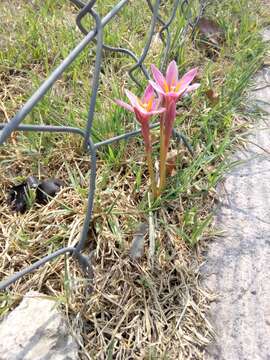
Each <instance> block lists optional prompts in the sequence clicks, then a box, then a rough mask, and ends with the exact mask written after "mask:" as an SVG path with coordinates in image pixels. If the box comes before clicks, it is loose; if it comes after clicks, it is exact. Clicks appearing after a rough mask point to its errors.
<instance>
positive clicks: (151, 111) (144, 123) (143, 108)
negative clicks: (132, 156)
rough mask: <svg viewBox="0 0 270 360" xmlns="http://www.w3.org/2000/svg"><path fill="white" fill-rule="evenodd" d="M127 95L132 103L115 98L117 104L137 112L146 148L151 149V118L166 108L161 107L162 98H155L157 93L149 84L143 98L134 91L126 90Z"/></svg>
mask: <svg viewBox="0 0 270 360" xmlns="http://www.w3.org/2000/svg"><path fill="white" fill-rule="evenodd" d="M125 93H126V96H127V98H128V99H129V101H130V104H127V103H125V102H124V101H122V100H118V99H117V100H115V102H116V104H117V105H120V106H121V107H123V108H125V109H127V110H129V111H131V112H133V113H135V116H136V119H137V121H138V122H139V123H140V124H141V131H142V135H143V138H144V142H145V146H146V150H147V151H149V150H151V142H150V127H149V120H150V118H151V117H152V116H153V115H157V114H161V113H163V112H164V111H165V108H160V107H159V105H160V98H155V93H154V89H153V87H152V85H150V84H149V85H148V86H147V88H146V89H145V92H144V95H143V97H142V98H141V100H140V99H139V98H138V97H137V96H136V95H134V94H132V92H130V91H128V90H125Z"/></svg>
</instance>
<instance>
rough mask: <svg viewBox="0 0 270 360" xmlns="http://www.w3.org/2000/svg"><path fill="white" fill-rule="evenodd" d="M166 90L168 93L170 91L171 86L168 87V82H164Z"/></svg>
mask: <svg viewBox="0 0 270 360" xmlns="http://www.w3.org/2000/svg"><path fill="white" fill-rule="evenodd" d="M163 86H164V89H165V92H166V93H168V92H169V91H170V89H169V86H168V84H167V81H164V85H163Z"/></svg>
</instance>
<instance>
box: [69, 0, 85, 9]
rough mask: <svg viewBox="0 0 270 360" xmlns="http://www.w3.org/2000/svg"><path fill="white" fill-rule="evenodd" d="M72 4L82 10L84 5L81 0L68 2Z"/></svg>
mask: <svg viewBox="0 0 270 360" xmlns="http://www.w3.org/2000/svg"><path fill="white" fill-rule="evenodd" d="M70 1H71V2H72V4H74V5H76V6H77V7H78V8H79V9H82V8H83V7H84V6H85V3H84V2H82V1H81V0H70Z"/></svg>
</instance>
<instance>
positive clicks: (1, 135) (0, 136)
mask: <svg viewBox="0 0 270 360" xmlns="http://www.w3.org/2000/svg"><path fill="white" fill-rule="evenodd" d="M127 2H128V0H120V1H119V3H118V4H117V5H115V7H114V8H113V9H112V10H111V11H110V12H109V13H108V14H107V15H106V16H105V17H104V18H103V19H102V20H101V25H102V26H105V25H106V24H107V23H108V22H109V21H110V20H111V19H112V18H113V17H114V16H115V15H116V14H117V13H118V11H119V10H120V9H121V8H122V7H123V6H124V5H125V4H126V3H127ZM96 34H97V29H94V30H92V31H90V32H89V33H88V35H87V36H86V37H85V38H84V39H83V40H82V41H81V42H80V43H79V44H78V45H77V46H76V47H75V48H74V49H73V50H72V51H71V52H70V54H69V55H68V56H67V57H66V58H65V59H64V60H63V61H62V63H61V64H60V65H59V66H58V67H57V68H56V69H55V70H54V71H53V72H52V73H51V75H50V76H49V77H48V78H47V79H46V80H45V81H44V83H43V84H42V85H41V86H40V87H39V88H38V90H37V91H36V92H35V93H34V94H33V95H32V96H31V97H30V99H29V100H28V101H27V102H26V103H25V104H24V106H23V107H22V108H21V109H20V110H19V111H18V112H17V114H16V115H15V116H14V117H13V118H12V119H11V120H10V121H9V122H8V123H7V124H6V126H5V127H4V129H3V130H2V131H1V132H0V145H1V144H3V142H4V141H5V140H6V139H7V138H8V136H9V135H10V134H11V133H12V131H14V130H15V129H16V128H17V127H18V125H19V124H20V122H21V121H22V120H23V119H24V118H25V117H26V115H28V114H29V112H30V111H31V110H32V109H33V107H34V106H35V105H36V104H37V103H38V102H39V101H40V100H41V99H42V98H43V96H44V95H45V94H46V93H47V91H48V90H49V89H50V88H51V87H52V85H53V84H54V83H55V82H56V80H57V79H58V78H59V77H60V76H61V75H62V73H63V72H64V71H65V70H66V69H67V68H68V66H69V65H70V64H71V63H72V62H73V61H74V60H75V59H76V57H77V56H78V55H79V54H80V53H81V52H82V51H83V49H84V48H85V47H86V46H87V45H88V44H89V43H90V41H91V40H92V39H93V38H94V37H95V36H96Z"/></svg>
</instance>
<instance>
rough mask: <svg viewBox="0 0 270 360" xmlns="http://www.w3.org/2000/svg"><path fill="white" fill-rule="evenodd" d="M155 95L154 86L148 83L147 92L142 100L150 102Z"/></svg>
mask: <svg viewBox="0 0 270 360" xmlns="http://www.w3.org/2000/svg"><path fill="white" fill-rule="evenodd" d="M153 96H154V89H153V86H152V85H151V84H148V85H147V87H146V89H145V92H144V94H143V97H142V102H143V103H148V102H149V101H150V99H151V98H152V97H153Z"/></svg>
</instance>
